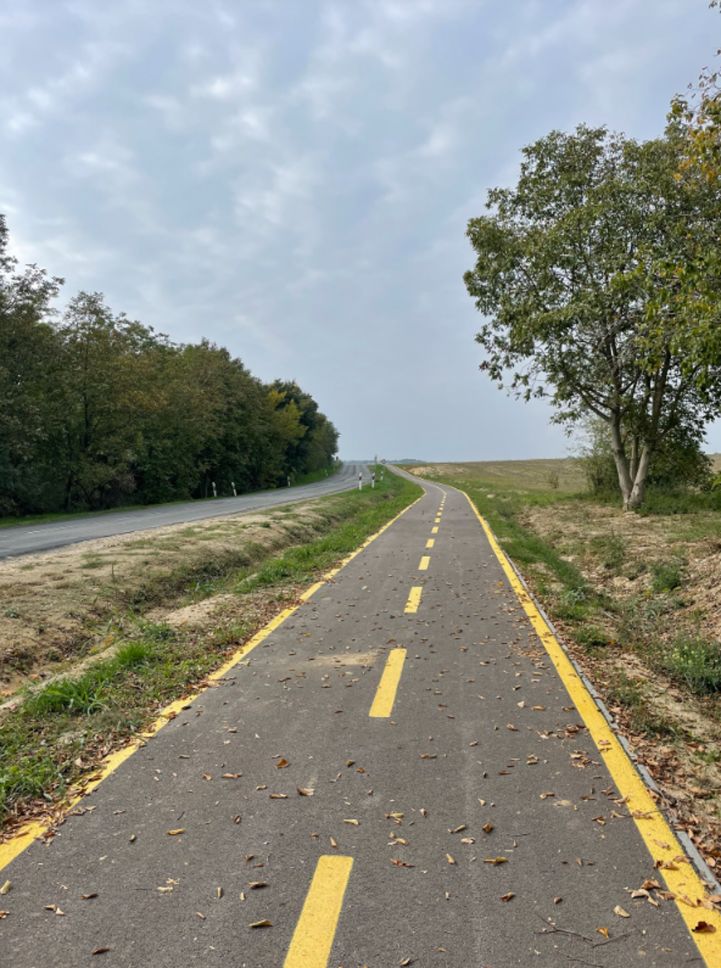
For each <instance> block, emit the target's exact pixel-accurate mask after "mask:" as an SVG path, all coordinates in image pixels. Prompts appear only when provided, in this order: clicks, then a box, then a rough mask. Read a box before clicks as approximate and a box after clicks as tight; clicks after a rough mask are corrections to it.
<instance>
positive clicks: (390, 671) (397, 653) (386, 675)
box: [368, 649, 406, 719]
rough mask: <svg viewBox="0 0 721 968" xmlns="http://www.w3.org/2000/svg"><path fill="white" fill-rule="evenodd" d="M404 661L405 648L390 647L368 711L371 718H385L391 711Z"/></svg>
mask: <svg viewBox="0 0 721 968" xmlns="http://www.w3.org/2000/svg"><path fill="white" fill-rule="evenodd" d="M405 661H406V650H405V649H391V651H390V652H389V653H388V658H387V659H386V664H385V668H384V669H383V675H382V676H381V681H380V682H379V683H378V688H377V689H376V694H375V698H374V699H373V705H372V706H371V708H370V712H369V713H368V715H369V716H370V717H371V718H373V719H387V718H388V717H389V716H390V714H391V713H392V712H393V703H394V702H395V701H396V693H397V692H398V683H399V682H400V681H401V675H402V674H403V664H404V663H405Z"/></svg>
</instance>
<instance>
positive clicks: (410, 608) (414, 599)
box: [404, 585, 423, 614]
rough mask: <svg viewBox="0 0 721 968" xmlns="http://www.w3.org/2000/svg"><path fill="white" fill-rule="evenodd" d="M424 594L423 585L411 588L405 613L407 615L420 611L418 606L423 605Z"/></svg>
mask: <svg viewBox="0 0 721 968" xmlns="http://www.w3.org/2000/svg"><path fill="white" fill-rule="evenodd" d="M422 594H423V586H422V585H414V586H413V588H411V590H410V593H409V595H408V601H407V602H406V607H405V609H404V611H405V612H406V613H407V614H412V613H413V612H417V611H418V606H419V605H420V604H421V595H422Z"/></svg>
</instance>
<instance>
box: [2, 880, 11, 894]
mask: <svg viewBox="0 0 721 968" xmlns="http://www.w3.org/2000/svg"><path fill="white" fill-rule="evenodd" d="M12 886H13V885H12V881H5V883H4V884H3V885H2V887H0V894H9V893H10V888H11V887H12Z"/></svg>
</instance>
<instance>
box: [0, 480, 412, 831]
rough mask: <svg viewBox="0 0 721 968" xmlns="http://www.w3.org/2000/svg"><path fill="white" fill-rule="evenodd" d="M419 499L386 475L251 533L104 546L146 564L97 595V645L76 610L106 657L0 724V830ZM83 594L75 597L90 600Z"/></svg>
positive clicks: (157, 537) (268, 518) (30, 697)
mask: <svg viewBox="0 0 721 968" xmlns="http://www.w3.org/2000/svg"><path fill="white" fill-rule="evenodd" d="M419 493H420V488H418V487H417V486H415V485H413V484H412V483H409V482H408V481H406V480H404V479H402V478H399V477H397V476H396V475H393V474H386V475H385V480H384V481H382V482H379V483H378V484H377V486H376V489H375V490H370V489H368V488H366V489H364V490H363V492H362V493H359V492H358V491H351V492H347V493H345V494H340V495H335V496H332V497H327V498H321V499H319V500H316V501H313V502H310V503H309V504H307V505H296V506H294V507H292V508H278V509H273V510H272V511H269V512H266V514H265V516H264V517H263V516H258V515H255V516H254V517H253V522H254V523H252V524H243V519H239V518H232V519H225V520H223V519H216V520H214V521H212V522H209V523H207V524H206V525H205V526H203V524H196V525H194V526H193V528H190V529H189V528H185V529H181V530H178V529H164V531H163V532H162V533H155V532H150V533H146V534H145V535H142V536H140V537H139V536H129V537H130V538H131V539H132V540H127V539H126V540H125V542H124V543H123V542H116V543H115V545H113V546H112V547H110V548H107V549H106V551H105V552H104V553H107V554H110V555H112V558H113V561H115V559H117V558H118V555H119V552H118V547H120V548H121V549H123V548H125V549H126V550H127V548H128V547H130V548H131V550H132V551H133V552H135V551H136V550H137V546H138V544H139V543H140V544H142V545H143V546H147V547H148V548H150V549H152V569H150V570H148V567H147V566H144V565H143V563H142V562H143V561H145V560H146V559H144V558H143V559H141V561H140V562H138V561H137V559H136V560H135V562H134V563H132V562H129V561H125V560H124V567H125V570H124V571H123V570H122V569H121V574H120V576H118V574H117V573H116V579H117V581H116V583H115V585H114V586H111V587H110V588H109V589H107V595H108V596H109V599H108V601H112V602H114V603H115V607H116V611H115V613H114V615H113V617H112V618H111V619H110V620H109V621H106V622H105V624H104V625H103V627H102V637H101V638H99V633H100V631H101V629H99V627H98V622H97V618H96V613H95V612H93V611H88V613H87V614H86V617H85V626H86V632H87V636H86V638H87V641H86V645H85V647H84V648H83V649H81V650H80V652H79V654H80V655H87V654H88V652H92V649H91V648H89V647H88V645H87V642H95V643H96V645H97V643H98V642H101V643H102V647H103V648H104V649H105V656H107V657H104V656H102V655H101V657H100V658H99V660H98V661H94V662H93V663H92V664H91V665H89V666H87V667H86V668H85V669H84V670H82V671H80V672H79V673H76V674H72V675H67V676H64V677H60V678H56V679H54V680H53V681H51V682H49V683H48V684H46V685H45V686H43V687H42V688H40V689H35V690H33V691H26V694H25V697H24V701H23V702H22V703H21V704H20V705H19V706H18V707H17V708H16V709H14V710H12V711H10V712H6V713H5V714H4V716H2V718H1V719H0V822H8V821H13V820H17V819H20V818H23V817H24V816H27V815H28V814H30V813H34V812H35V813H37V812H39V811H41V810H42V809H43V804H44V809H46V810H47V809H48V803H52V801H57V799H58V798H60V797H62V795H63V794H64V792H65V790H66V789H67V787H68V785H69V784H72V783H73V782H74V781H76V780H78V779H80V778H81V777H82V775H83V774H84V773H86V772H87V771H88V769H89V768H91V767H92V766H93V764H95V763H97V761H98V760H99V759H100V758H101V757H102V756H103V755H105V754H107V753H108V752H110V751H111V750H112V749H113V748H115V747H117V746H118V745H120V744H122V743H123V742H124V741H125V740H126V739H127V738H128V737H129V736H130V735H131V734H133V733H134V732H136V731H138V730H139V729H141V728H142V727H143V726H144V725H147V724H148V723H149V722H150V721H152V719H153V718H154V716H155V715H156V713H157V710H158V709H159V708H160V707H162V706H164V705H166V704H167V703H168V702H170V701H172V700H173V699H177V698H179V697H181V696H183V695H184V694H186V693H187V692H188V691H190V690H192V689H193V687H194V686H196V685H197V684H198V683H200V682H202V681H203V678H204V677H205V676H206V675H207V674H208V673H209V672H210V671H211V670H213V669H214V668H216V667H217V666H218V665H220V663H221V662H222V661H223V658H224V656H226V655H228V654H230V653H232V652H233V651H234V650H236V649H237V648H238V647H239V646H240V645H241V644H242V643H243V642H244V641H245V640H247V639H248V638H249V637H250V636H251V635H252V634H253V633H254V632H255V631H256V630H257V629H258V628H259V627H261V626H262V625H263V624H264V622H265V621H267V619H268V618H270V617H271V615H273V614H275V613H277V612H278V611H279V610H280V608H282V607H285V606H286V605H287V604H288V603H289V602H292V601H293V600H295V599H296V598H297V594H298V591H299V589H300V588H302V587H304V586H305V585H307V584H308V583H309V582H311V581H313V580H316V579H317V578H318V577H319V576H320V575H322V573H323V572H325V571H326V570H328V569H329V568H331V567H332V566H333V565H335V564H336V563H337V562H338V561H339V560H340V559H341V558H342V557H343V556H344V555H346V554H347V553H349V552H350V551H352V550H353V549H354V548H356V547H357V546H358V545H359V544H360V543H361V542H362V541H363V540H364V539H365V538H366V537H368V535H370V534H372V533H373V532H374V531H376V530H377V529H378V528H379V527H381V526H382V525H383V524H384V523H385V522H386V521H388V520H389V519H390V518H392V517H393V516H394V515H395V514H397V513H398V512H399V511H400V510H402V509H403V508H404V507H405V506H407V505H408V504H409V503H410V502H411V501H412V500H414V499H415V498H416V497H417V496H418V494H419ZM259 518H260V520H259ZM246 520H247V519H246ZM244 528H245V529H247V530H246V532H245V535H244V534H243V529H244ZM218 530H220V531H221V532H223V531H225V532H227V534H229V535H230V536H231V538H232V544H233V545H234V546H235V547H234V548H233V549H231V550H229V549H228V547H227V545H226V544H225V543H223V542H222V541H220V542H219V539H218V535H217V532H218ZM188 532H191V534H189V533H188ZM264 532H265V535H267V538H265V540H264V537H265V536H264ZM181 539H182V540H181ZM203 539H206V540H205V541H203ZM179 541H180V542H181V543H180V552H181V554H180V556H179V554H178V547H177V545H178V542H179ZM82 554H83V555H84V558H80V559H79V560H78V561H77V562H76V565H77V568H78V569H79V570H80V577H81V579H82V578H83V575H82V565H83V560H85V561H87V554H88V552H87V549H86V551H85V552H83V553H82ZM144 554H147V551H146V552H144ZM48 557H50V556H44V558H48ZM131 565H132V567H131ZM103 567H104V568H105V569H106V570H107V568H108V564H107V562H106V563H105V564H104V565H103ZM138 569H140V574H141V576H142V575H144V576H145V577H144V578H143V579H142V580H138V579H139V573H138ZM70 579H71V585H72V576H70ZM37 591H38V592H39V589H37ZM47 594H50V595H52V589H49V590H48V591H47ZM94 594H95V590H94V589H93V588H92V587H91V588H89V589H86V595H87V596H88V598H89V599H91V598H92V597H93V595H94ZM88 604H91V603H90V602H89V603H88ZM171 606H172V608H171ZM163 618H164V619H165V620H164V621H163V620H161V619H163ZM76 639H77V636H76ZM86 661H87V660H86Z"/></svg>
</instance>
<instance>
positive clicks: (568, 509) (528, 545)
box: [408, 458, 721, 872]
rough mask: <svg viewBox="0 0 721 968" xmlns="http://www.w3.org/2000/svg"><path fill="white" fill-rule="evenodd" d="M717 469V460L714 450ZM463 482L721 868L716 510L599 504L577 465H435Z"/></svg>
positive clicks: (719, 514) (665, 498)
mask: <svg viewBox="0 0 721 968" xmlns="http://www.w3.org/2000/svg"><path fill="white" fill-rule="evenodd" d="M715 463H716V467H717V468H718V467H719V466H720V464H721V462H719V460H718V458H716V459H715ZM408 469H409V470H410V471H412V473H414V474H417V475H419V476H423V477H426V478H428V479H432V480H435V481H438V482H445V483H449V484H453V485H454V486H456V487H459V488H461V489H462V490H464V491H466V492H467V493H468V494H469V496H470V497H471V498H472V499H473V501H474V502H475V504H476V506H477V507H478V509H479V511H480V512H481V514H483V515H484V516H485V517H486V519H487V520H488V521H489V523H490V525H491V527H492V528H493V529H494V531H495V533H496V535H497V536H498V538H499V539H500V541H501V543H502V545H503V547H504V549H505V550H506V552H507V553H508V554H509V555H510V557H511V558H512V559H513V561H514V562H515V563H516V565H517V566H518V567H519V569H520V570H521V572H522V573H523V575H524V577H525V578H526V580H527V581H528V583H529V585H530V586H531V588H532V590H533V591H534V593H535V594H536V596H537V597H538V598H539V599H540V601H541V603H542V604H543V606H544V607H545V609H546V610H547V612H548V613H549V614H550V616H551V618H552V619H553V621H554V623H555V624H556V626H557V628H558V629H559V631H560V633H561V635H562V638H563V639H564V641H565V642H566V644H567V646H568V648H569V649H570V651H571V652H572V654H573V655H574V658H575V659H576V660H577V662H578V663H579V665H580V666H581V667H582V668H583V670H584V671H585V672H586V674H587V675H588V676H589V678H590V679H591V681H592V682H593V683H594V685H595V686H596V688H597V689H598V691H599V693H600V694H601V696H602V697H603V699H604V700H605V702H606V705H607V706H608V707H609V708H610V709H611V711H612V713H613V715H614V716H615V718H616V719H617V722H618V723H619V725H620V728H621V729H622V731H623V732H625V734H626V735H627V737H628V738H629V740H630V741H631V744H632V745H633V747H634V748H635V749H636V751H637V753H638V754H639V757H640V758H641V759H642V761H643V762H645V764H646V765H647V766H648V768H649V770H650V771H651V773H652V775H653V776H654V778H655V779H656V781H657V783H658V784H659V786H660V788H661V790H662V793H663V797H664V801H665V804H666V806H667V808H668V809H669V812H670V813H671V815H672V816H673V817H674V818H675V819H676V821H677V822H678V823H679V824H680V825H681V826H682V827H683V829H685V830H688V831H689V833H690V834H691V835H692V837H693V839H694V840H695V841H696V843H697V846H698V847H699V848H700V850H701V853H702V854H703V856H704V857H705V859H706V860H707V862H708V864H709V866H710V867H711V868H712V869H713V868H715V869H716V870H717V871H719V872H721V708H720V704H719V697H720V696H721V510H715V509H714V507H713V504H714V501H715V502H716V504H717V505H718V504H719V502H718V501H717V499H715V498H714V497H713V495H706V494H704V495H701V494H699V495H693V494H691V495H651V498H650V500H649V507H648V508H647V509H646V511H645V512H644V513H643V514H628V513H626V514H624V513H623V512H622V511H621V510H620V507H619V506H617V504H615V503H614V504H611V503H601V502H597V501H594V500H593V499H592V498H591V496H590V495H589V494H588V492H587V488H586V483H585V479H584V477H583V467H582V464H581V462H579V461H577V460H575V459H572V458H569V459H566V460H557V461H553V460H544V461H497V462H479V463H468V464H434V465H424V466H422V467H412V468H408Z"/></svg>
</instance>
